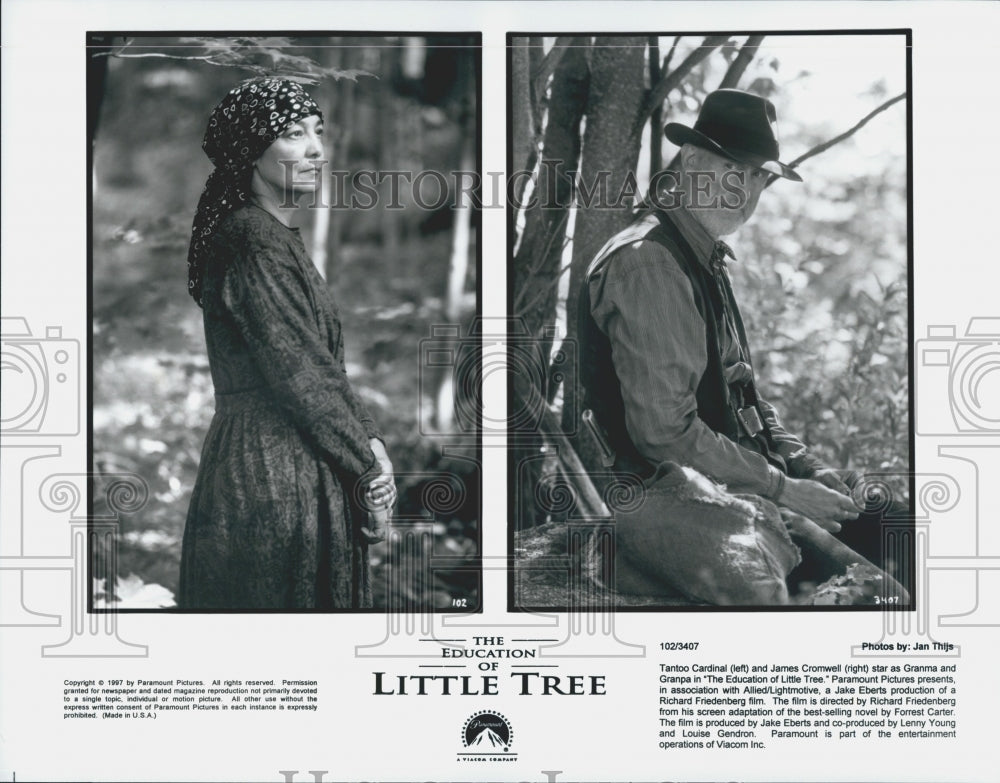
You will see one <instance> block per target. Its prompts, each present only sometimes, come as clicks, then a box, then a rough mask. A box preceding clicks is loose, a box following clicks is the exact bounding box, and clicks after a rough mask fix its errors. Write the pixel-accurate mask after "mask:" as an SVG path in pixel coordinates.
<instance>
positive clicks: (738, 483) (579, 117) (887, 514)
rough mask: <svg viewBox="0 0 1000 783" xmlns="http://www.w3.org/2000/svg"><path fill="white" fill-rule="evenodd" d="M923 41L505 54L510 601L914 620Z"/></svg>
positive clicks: (739, 38) (574, 46)
mask: <svg viewBox="0 0 1000 783" xmlns="http://www.w3.org/2000/svg"><path fill="white" fill-rule="evenodd" d="M908 42H909V38H908V35H907V33H906V32H905V31H899V30H896V31H893V30H888V31H854V32H849V33H847V32H845V33H836V32H831V33H810V34H795V33H790V32H789V33H786V32H780V33H766V32H762V33H751V34H743V33H741V34H725V33H722V34H713V35H704V36H703V35H692V34H675V35H670V34H655V35H642V36H640V35H624V34H618V35H531V34H525V35H519V34H513V35H511V36H510V38H509V44H510V47H509V54H508V57H509V60H508V62H509V71H510V80H511V105H510V107H509V111H510V117H509V133H510V138H509V144H510V148H509V159H508V160H509V165H510V167H511V170H512V171H517V172H519V174H520V175H521V176H520V178H519V179H518V180H517V182H516V185H515V187H517V188H518V190H517V192H516V193H515V199H516V200H515V203H514V205H513V207H512V210H511V213H510V217H509V221H510V222H509V225H510V231H509V236H508V242H509V260H508V264H509V267H508V268H509V272H508V285H509V306H510V312H509V314H510V316H511V323H512V327H511V331H512V335H511V346H512V349H511V350H512V352H513V353H514V354H515V355H516V359H515V360H512V362H511V366H512V370H513V372H512V373H511V382H510V387H509V400H510V402H509V410H510V411H511V428H512V431H513V433H512V437H513V436H515V433H516V440H515V443H516V445H515V446H514V447H512V449H511V451H510V468H509V470H510V473H509V482H510V484H509V491H510V497H511V503H512V506H513V510H514V513H513V515H512V519H511V527H512V535H511V545H512V547H513V554H514V556H515V558H516V559H517V562H518V566H517V570H516V577H515V578H514V579H513V580H512V593H511V595H512V602H511V603H512V605H513V606H512V608H515V607H518V608H555V607H562V608H566V609H573V608H578V609H579V608H586V607H591V606H594V605H598V604H599V605H605V604H606V605H613V606H615V607H617V608H651V609H655V608H658V607H659V608H669V609H698V608H717V607H727V608H737V607H775V608H778V607H781V608H789V607H790V608H814V607H823V608H829V607H851V608H857V607H870V608H874V609H883V608H887V609H901V608H912V603H911V593H912V587H913V584H912V578H913V572H912V568H913V564H912V560H913V552H912V538H911V535H910V533H911V532H912V523H911V521H910V519H911V517H912V513H911V512H910V510H909V498H910V453H911V426H910V395H909V390H910V371H909V367H910V362H909V354H910V351H909V344H910V340H909V334H910V318H909V313H910V292H909V279H910V277H909V270H910V258H909V250H908V248H909V245H908V241H909V229H908V204H909V201H908V198H909V159H908V149H909V147H908V144H909V133H908V129H909V123H908V117H909V114H908V112H909V109H908V103H907V101H908V93H907V89H908V59H907V57H908V54H907V46H908ZM517 362H520V364H521V365H523V366H524V367H527V368H530V370H529V371H525V370H523V369H522V367H521V366H519V365H518V364H517ZM560 559H561V560H560ZM560 562H561V563H563V564H564V567H563V566H560V567H557V566H554V565H552V563H560ZM540 563H545V564H546V565H545V566H540V565H539V564H540ZM595 602H598V604H595Z"/></svg>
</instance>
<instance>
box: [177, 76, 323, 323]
mask: <svg viewBox="0 0 1000 783" xmlns="http://www.w3.org/2000/svg"><path fill="white" fill-rule="evenodd" d="M314 114H315V115H319V117H320V118H322V117H323V113H322V112H321V111H320V110H319V106H318V105H317V104H316V102H315V101H314V100H313V99H312V98H310V97H309V95H308V94H307V93H306V91H305V90H304V89H303V88H302V85H301V84H298V83H297V82H292V81H287V80H285V79H269V78H257V79H250V80H248V81H245V82H243V83H242V84H240V85H239V86H237V87H235V88H234V89H232V90H231V91H230V92H229V94H228V95H227V96H226V97H225V98H223V100H222V102H221V103H220V104H219V105H218V106H216V107H215V109H213V110H212V116H211V117H209V120H208V128H207V129H206V131H205V140H204V141H203V142H202V144H201V147H202V149H203V150H205V154H206V155H208V158H209V160H211V161H212V163H213V164H215V170H214V171H213V172H212V173H211V174H210V175H209V177H208V181H207V182H205V190H204V191H203V192H202V194H201V198H200V199H199V201H198V211H197V212H196V213H195V216H194V225H192V227H191V245H190V247H189V248H188V293H189V294H191V296H192V297H194V300H195V301H196V302H197V303H198V306H199V307H200V306H201V305H202V299H201V280H202V265H203V263H204V257H205V254H206V252H207V250H208V246H209V243H210V242H211V238H212V234H213V233H214V232H215V229H216V227H217V226H218V225H219V223H220V222H221V221H222V219H223V218H224V217H225V216H226V215H228V214H229V213H230V212H232V211H233V210H234V209H236V208H237V207H238V206H240V204H243V203H244V202H245V201H246V200H247V199H248V198H249V197H250V178H251V174H252V172H253V164H254V163H255V162H256V161H257V159H258V158H259V157H260V156H261V155H262V154H263V153H264V151H265V150H266V149H267V148H268V147H270V146H271V143H272V142H273V141H274V140H275V139H277V138H278V136H280V135H281V133H282V132H283V131H284V130H285V128H287V127H288V126H289V125H291V124H292V123H293V122H296V121H298V120H301V119H303V118H304V117H310V116H312V115H314Z"/></svg>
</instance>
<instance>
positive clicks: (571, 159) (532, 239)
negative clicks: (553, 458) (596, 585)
mask: <svg viewBox="0 0 1000 783" xmlns="http://www.w3.org/2000/svg"><path fill="white" fill-rule="evenodd" d="M587 44H588V39H586V38H579V39H573V41H572V45H571V46H569V47H568V48H567V51H566V52H565V54H564V56H563V57H562V58H561V60H560V61H559V64H558V66H557V67H556V69H555V71H554V72H553V76H552V85H551V97H550V100H549V105H548V123H547V125H546V128H545V135H544V139H543V150H544V157H543V159H542V161H541V163H540V165H539V167H538V177H537V179H536V182H535V189H534V202H533V206H530V207H527V208H526V209H525V211H524V218H525V225H524V230H523V232H522V234H521V241H520V244H519V245H518V247H517V252H516V254H515V256H514V263H513V267H512V274H513V283H514V286H513V290H514V302H513V312H512V315H515V316H519V317H520V318H521V319H522V320H521V322H520V323H519V324H518V325H516V327H515V328H519V329H520V332H521V334H522V335H523V336H525V337H528V338H529V339H527V340H523V339H522V340H520V341H518V345H517V347H516V350H517V352H518V353H520V354H524V355H523V357H519V356H517V355H514V354H513V353H512V355H511V357H510V363H511V364H510V366H511V370H512V375H513V379H514V396H513V399H512V400H510V403H509V407H510V410H511V411H512V415H511V417H510V427H511V430H512V432H513V433H514V434H516V435H521V436H528V435H532V434H537V433H538V432H540V431H542V430H543V429H544V427H543V426H542V424H541V418H542V413H543V410H542V409H543V407H544V400H545V392H546V388H545V384H546V374H547V367H548V363H549V354H550V349H551V346H552V336H551V329H552V327H553V326H554V324H555V316H556V301H557V298H558V282H559V277H560V274H559V271H560V270H559V268H560V263H561V259H562V251H563V246H564V242H565V240H566V224H567V217H568V214H569V204H570V203H571V201H572V197H573V173H574V172H575V170H576V167H577V161H578V159H579V156H580V127H581V121H582V119H583V112H584V107H585V106H586V102H587V85H588V81H589V75H588V71H587V58H586V52H587ZM543 199H544V200H545V201H546V202H548V201H551V202H552V203H551V204H548V205H547V206H546V208H544V209H543V208H542V200H543ZM511 350H513V349H511ZM526 366H527V367H530V368H533V369H534V370H535V372H524V371H523V370H524V368H525V367H526ZM522 411H527V412H529V415H526V416H521V415H519V413H520V412H522ZM550 418H551V417H550ZM539 446H540V442H539V441H538V439H537V438H535V439H532V442H531V443H527V444H526V443H524V440H523V437H522V439H521V440H520V441H515V442H513V443H512V444H511V450H512V464H514V465H515V466H519V465H521V464H522V462H523V463H524V464H525V465H528V464H530V465H532V470H531V471H529V473H530V475H528V476H520V478H521V480H522V481H523V483H524V484H526V485H530V486H518V487H516V489H515V497H516V498H517V504H518V506H517V519H518V522H519V524H520V526H527V525H530V524H533V523H534V522H535V521H536V520H535V519H534V514H535V504H534V499H533V498H534V492H533V489H534V484H535V483H537V481H538V478H539V477H540V475H541V473H540V469H541V464H540V461H539V460H537V459H531V458H533V457H535V456H537V453H538V448H539ZM525 460H530V462H525ZM514 475H516V474H514ZM514 480H515V481H516V480H517V478H514Z"/></svg>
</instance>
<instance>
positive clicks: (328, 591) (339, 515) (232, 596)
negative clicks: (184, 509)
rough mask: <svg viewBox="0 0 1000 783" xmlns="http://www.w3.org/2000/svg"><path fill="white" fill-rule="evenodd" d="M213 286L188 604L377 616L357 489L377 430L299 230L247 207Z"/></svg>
mask: <svg viewBox="0 0 1000 783" xmlns="http://www.w3.org/2000/svg"><path fill="white" fill-rule="evenodd" d="M213 246H214V250H215V252H214V254H213V257H212V259H211V261H210V262H209V263H208V264H206V269H205V276H204V322H205V340H206V344H207V348H208V358H209V363H210V366H211V371H212V381H213V383H214V384H215V400H216V403H215V405H216V408H215V416H214V418H213V419H212V423H211V426H210V428H209V431H208V435H207V436H206V438H205V445H204V447H203V449H202V454H201V463H200V465H199V470H198V478H197V481H196V482H195V487H194V492H193V494H192V497H191V506H190V508H189V510H188V517H187V524H186V527H185V529H184V542H183V547H182V551H181V573H180V595H179V600H178V604H179V605H180V606H181V607H183V608H191V609H209V608H211V609H352V608H364V607H368V606H371V578H370V573H369V568H368V553H367V545H366V544H365V543H364V542H363V540H362V539H361V537H360V534H359V530H358V528H359V526H360V525H361V524H362V519H364V517H363V516H362V512H361V510H360V508H359V506H358V505H357V499H358V498H360V496H361V494H360V492H359V487H361V486H363V485H364V484H365V483H366V482H368V481H370V480H371V479H372V478H373V477H374V476H376V475H378V472H379V468H378V463H377V462H376V461H375V456H374V454H373V452H372V450H371V447H370V445H369V439H371V438H374V437H379V433H378V431H377V429H376V427H375V423H374V421H373V420H372V418H371V416H370V415H369V414H368V412H367V411H366V410H365V407H364V405H363V404H362V402H361V401H360V400H359V398H358V396H357V395H356V394H355V393H354V391H353V390H352V389H351V386H350V384H349V383H348V380H347V375H346V373H345V369H344V344H343V339H342V335H341V325H340V319H339V316H338V312H337V308H336V305H335V304H334V302H333V299H332V297H331V296H330V295H329V292H328V290H327V287H326V284H325V283H324V281H323V279H322V278H321V277H320V275H319V273H318V272H317V271H316V268H315V267H314V266H313V264H312V262H311V261H310V259H309V257H308V255H307V253H306V249H305V246H304V245H303V244H302V239H301V237H300V236H299V233H298V230H297V229H291V228H288V227H286V226H285V225H283V224H282V223H281V222H280V221H278V220H277V219H276V218H274V217H273V216H271V215H270V214H268V213H267V212H265V211H264V210H262V209H260V208H259V207H256V206H252V205H247V206H244V207H241V208H239V209H237V210H236V211H234V212H233V213H232V214H230V215H229V216H228V217H227V218H226V219H225V220H224V221H223V222H222V223H221V224H220V226H219V227H218V229H217V232H216V235H215V238H214V245H213Z"/></svg>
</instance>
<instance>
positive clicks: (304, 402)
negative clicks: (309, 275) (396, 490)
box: [221, 244, 379, 483]
mask: <svg viewBox="0 0 1000 783" xmlns="http://www.w3.org/2000/svg"><path fill="white" fill-rule="evenodd" d="M221 295H222V302H223V306H224V307H225V309H226V310H227V311H228V314H229V315H230V316H231V317H232V319H233V321H234V322H235V324H236V326H237V328H238V330H239V332H240V334H241V335H242V337H243V339H245V340H246V343H247V346H248V348H249V352H250V355H251V356H252V358H253V361H254V363H255V364H256V366H257V368H258V370H259V372H260V374H261V376H262V377H263V379H264V380H265V382H266V383H267V386H268V392H269V395H270V397H271V398H272V399H273V401H274V403H275V404H276V405H277V406H278V407H279V408H280V409H281V410H283V411H284V412H285V413H286V414H287V415H288V416H289V418H290V419H291V420H292V421H293V422H294V424H295V425H296V427H297V428H298V429H299V430H300V431H301V432H302V434H303V436H304V437H305V438H306V439H307V440H308V441H309V442H310V443H312V444H314V445H315V446H316V448H317V449H318V450H319V451H320V452H321V454H322V456H323V457H324V459H326V460H327V461H328V462H329V463H330V465H331V467H333V468H334V469H336V470H337V471H339V472H340V473H342V474H347V475H350V476H353V477H358V478H359V479H360V480H361V482H362V483H367V482H369V481H371V479H373V478H374V477H375V476H377V475H378V473H379V466H378V462H377V461H376V459H375V455H374V453H373V452H372V449H371V446H370V445H369V438H370V435H369V433H370V432H371V431H373V430H374V422H373V421H371V419H370V417H369V418H368V420H367V421H365V420H362V419H360V418H359V416H358V411H357V405H358V401H357V398H356V396H355V394H354V391H353V389H351V387H350V383H349V382H348V379H347V375H346V373H345V372H344V369H343V367H342V365H341V363H340V362H339V361H338V359H337V357H336V356H335V355H334V354H333V353H332V352H331V351H330V348H329V346H328V345H327V343H326V341H325V340H324V339H323V338H322V336H321V334H320V332H319V329H318V325H317V316H316V302H314V301H313V299H314V292H313V291H312V290H311V289H310V286H309V284H308V282H307V281H306V279H305V278H304V276H303V274H302V270H301V269H300V268H299V266H298V264H297V263H296V261H295V259H294V258H290V257H288V256H287V255H286V254H283V253H281V252H280V251H275V250H272V249H270V248H269V247H268V246H267V245H266V244H250V245H249V246H247V245H244V246H243V247H242V248H240V249H238V251H237V252H235V253H233V254H232V255H231V256H230V260H229V263H228V265H227V268H226V271H225V275H224V279H223V284H222V290H221Z"/></svg>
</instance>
